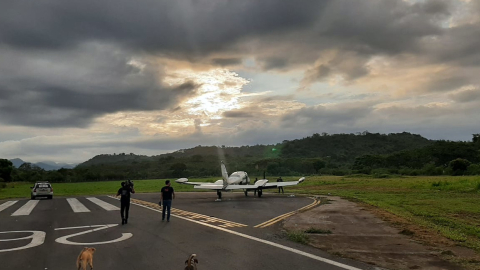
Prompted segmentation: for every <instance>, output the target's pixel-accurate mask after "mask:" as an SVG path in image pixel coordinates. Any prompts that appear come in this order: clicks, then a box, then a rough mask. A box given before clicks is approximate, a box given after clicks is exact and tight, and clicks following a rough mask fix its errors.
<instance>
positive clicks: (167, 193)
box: [160, 180, 175, 222]
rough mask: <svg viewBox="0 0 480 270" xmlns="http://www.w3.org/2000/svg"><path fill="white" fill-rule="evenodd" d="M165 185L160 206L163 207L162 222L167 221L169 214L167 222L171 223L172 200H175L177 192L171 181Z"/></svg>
mask: <svg viewBox="0 0 480 270" xmlns="http://www.w3.org/2000/svg"><path fill="white" fill-rule="evenodd" d="M165 185H166V186H164V187H163V188H162V190H161V191H160V192H161V194H160V204H161V205H162V206H163V207H162V221H164V220H165V214H167V222H169V221H170V208H171V207H172V200H173V199H175V191H174V190H173V187H171V186H170V185H171V184H170V180H167V181H165Z"/></svg>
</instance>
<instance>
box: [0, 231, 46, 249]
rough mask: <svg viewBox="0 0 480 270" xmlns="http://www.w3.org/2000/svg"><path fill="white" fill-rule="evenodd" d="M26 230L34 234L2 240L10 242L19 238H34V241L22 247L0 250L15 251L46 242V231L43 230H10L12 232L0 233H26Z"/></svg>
mask: <svg viewBox="0 0 480 270" xmlns="http://www.w3.org/2000/svg"><path fill="white" fill-rule="evenodd" d="M24 232H29V233H32V235H30V236H26V237H19V238H13V239H2V240H0V241H4V242H9V241H18V240H25V239H30V238H32V241H31V242H30V243H28V244H26V245H25V246H22V247H17V248H9V249H0V252H7V251H14V250H21V249H27V248H32V247H36V246H40V245H41V244H43V242H45V235H46V233H45V232H42V231H10V232H0V233H24Z"/></svg>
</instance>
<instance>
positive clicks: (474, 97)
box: [450, 89, 480, 103]
mask: <svg viewBox="0 0 480 270" xmlns="http://www.w3.org/2000/svg"><path fill="white" fill-rule="evenodd" d="M450 98H451V99H452V100H454V101H456V102H459V103H466V102H473V101H475V102H477V101H478V100H480V89H469V90H464V91H461V92H458V93H455V94H451V95H450Z"/></svg>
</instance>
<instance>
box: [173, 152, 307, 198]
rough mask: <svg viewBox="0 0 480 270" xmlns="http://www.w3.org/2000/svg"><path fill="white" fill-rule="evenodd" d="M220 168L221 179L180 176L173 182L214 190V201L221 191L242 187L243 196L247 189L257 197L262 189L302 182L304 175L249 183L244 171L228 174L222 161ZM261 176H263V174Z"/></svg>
mask: <svg viewBox="0 0 480 270" xmlns="http://www.w3.org/2000/svg"><path fill="white" fill-rule="evenodd" d="M220 168H221V170H222V178H223V179H221V180H217V181H215V182H214V183H205V182H189V181H188V179H187V178H180V179H177V180H175V182H177V183H179V184H186V185H194V188H199V189H210V190H216V191H217V196H218V199H217V200H216V201H221V200H222V191H232V190H238V189H243V190H244V193H245V196H248V191H257V194H258V197H262V191H263V190H264V189H269V188H278V187H285V186H294V185H298V184H300V183H302V182H303V181H304V180H305V177H302V178H300V179H298V181H289V182H273V183H268V180H267V179H259V180H257V181H256V182H255V183H254V184H253V185H251V184H250V178H249V177H248V174H247V173H246V172H244V171H238V172H234V173H232V174H231V175H230V176H228V172H227V168H225V164H224V163H223V161H222V162H221V164H220ZM263 178H265V175H264V176H263Z"/></svg>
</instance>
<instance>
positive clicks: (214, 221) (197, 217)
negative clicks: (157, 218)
mask: <svg viewBox="0 0 480 270" xmlns="http://www.w3.org/2000/svg"><path fill="white" fill-rule="evenodd" d="M112 198H114V197H112ZM130 201H131V202H132V203H136V204H139V205H143V206H147V207H150V208H153V209H157V210H159V211H162V208H161V207H160V206H159V205H158V204H157V203H152V202H146V201H142V200H138V199H130ZM171 213H172V215H176V216H181V217H183V218H187V219H190V220H194V221H200V222H204V223H208V224H211V225H214V226H219V227H223V228H234V227H239V228H241V227H247V225H245V224H241V223H237V222H232V221H228V220H223V219H220V218H216V217H210V216H207V215H202V214H198V213H193V212H188V211H185V210H180V209H175V208H172V209H171Z"/></svg>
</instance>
